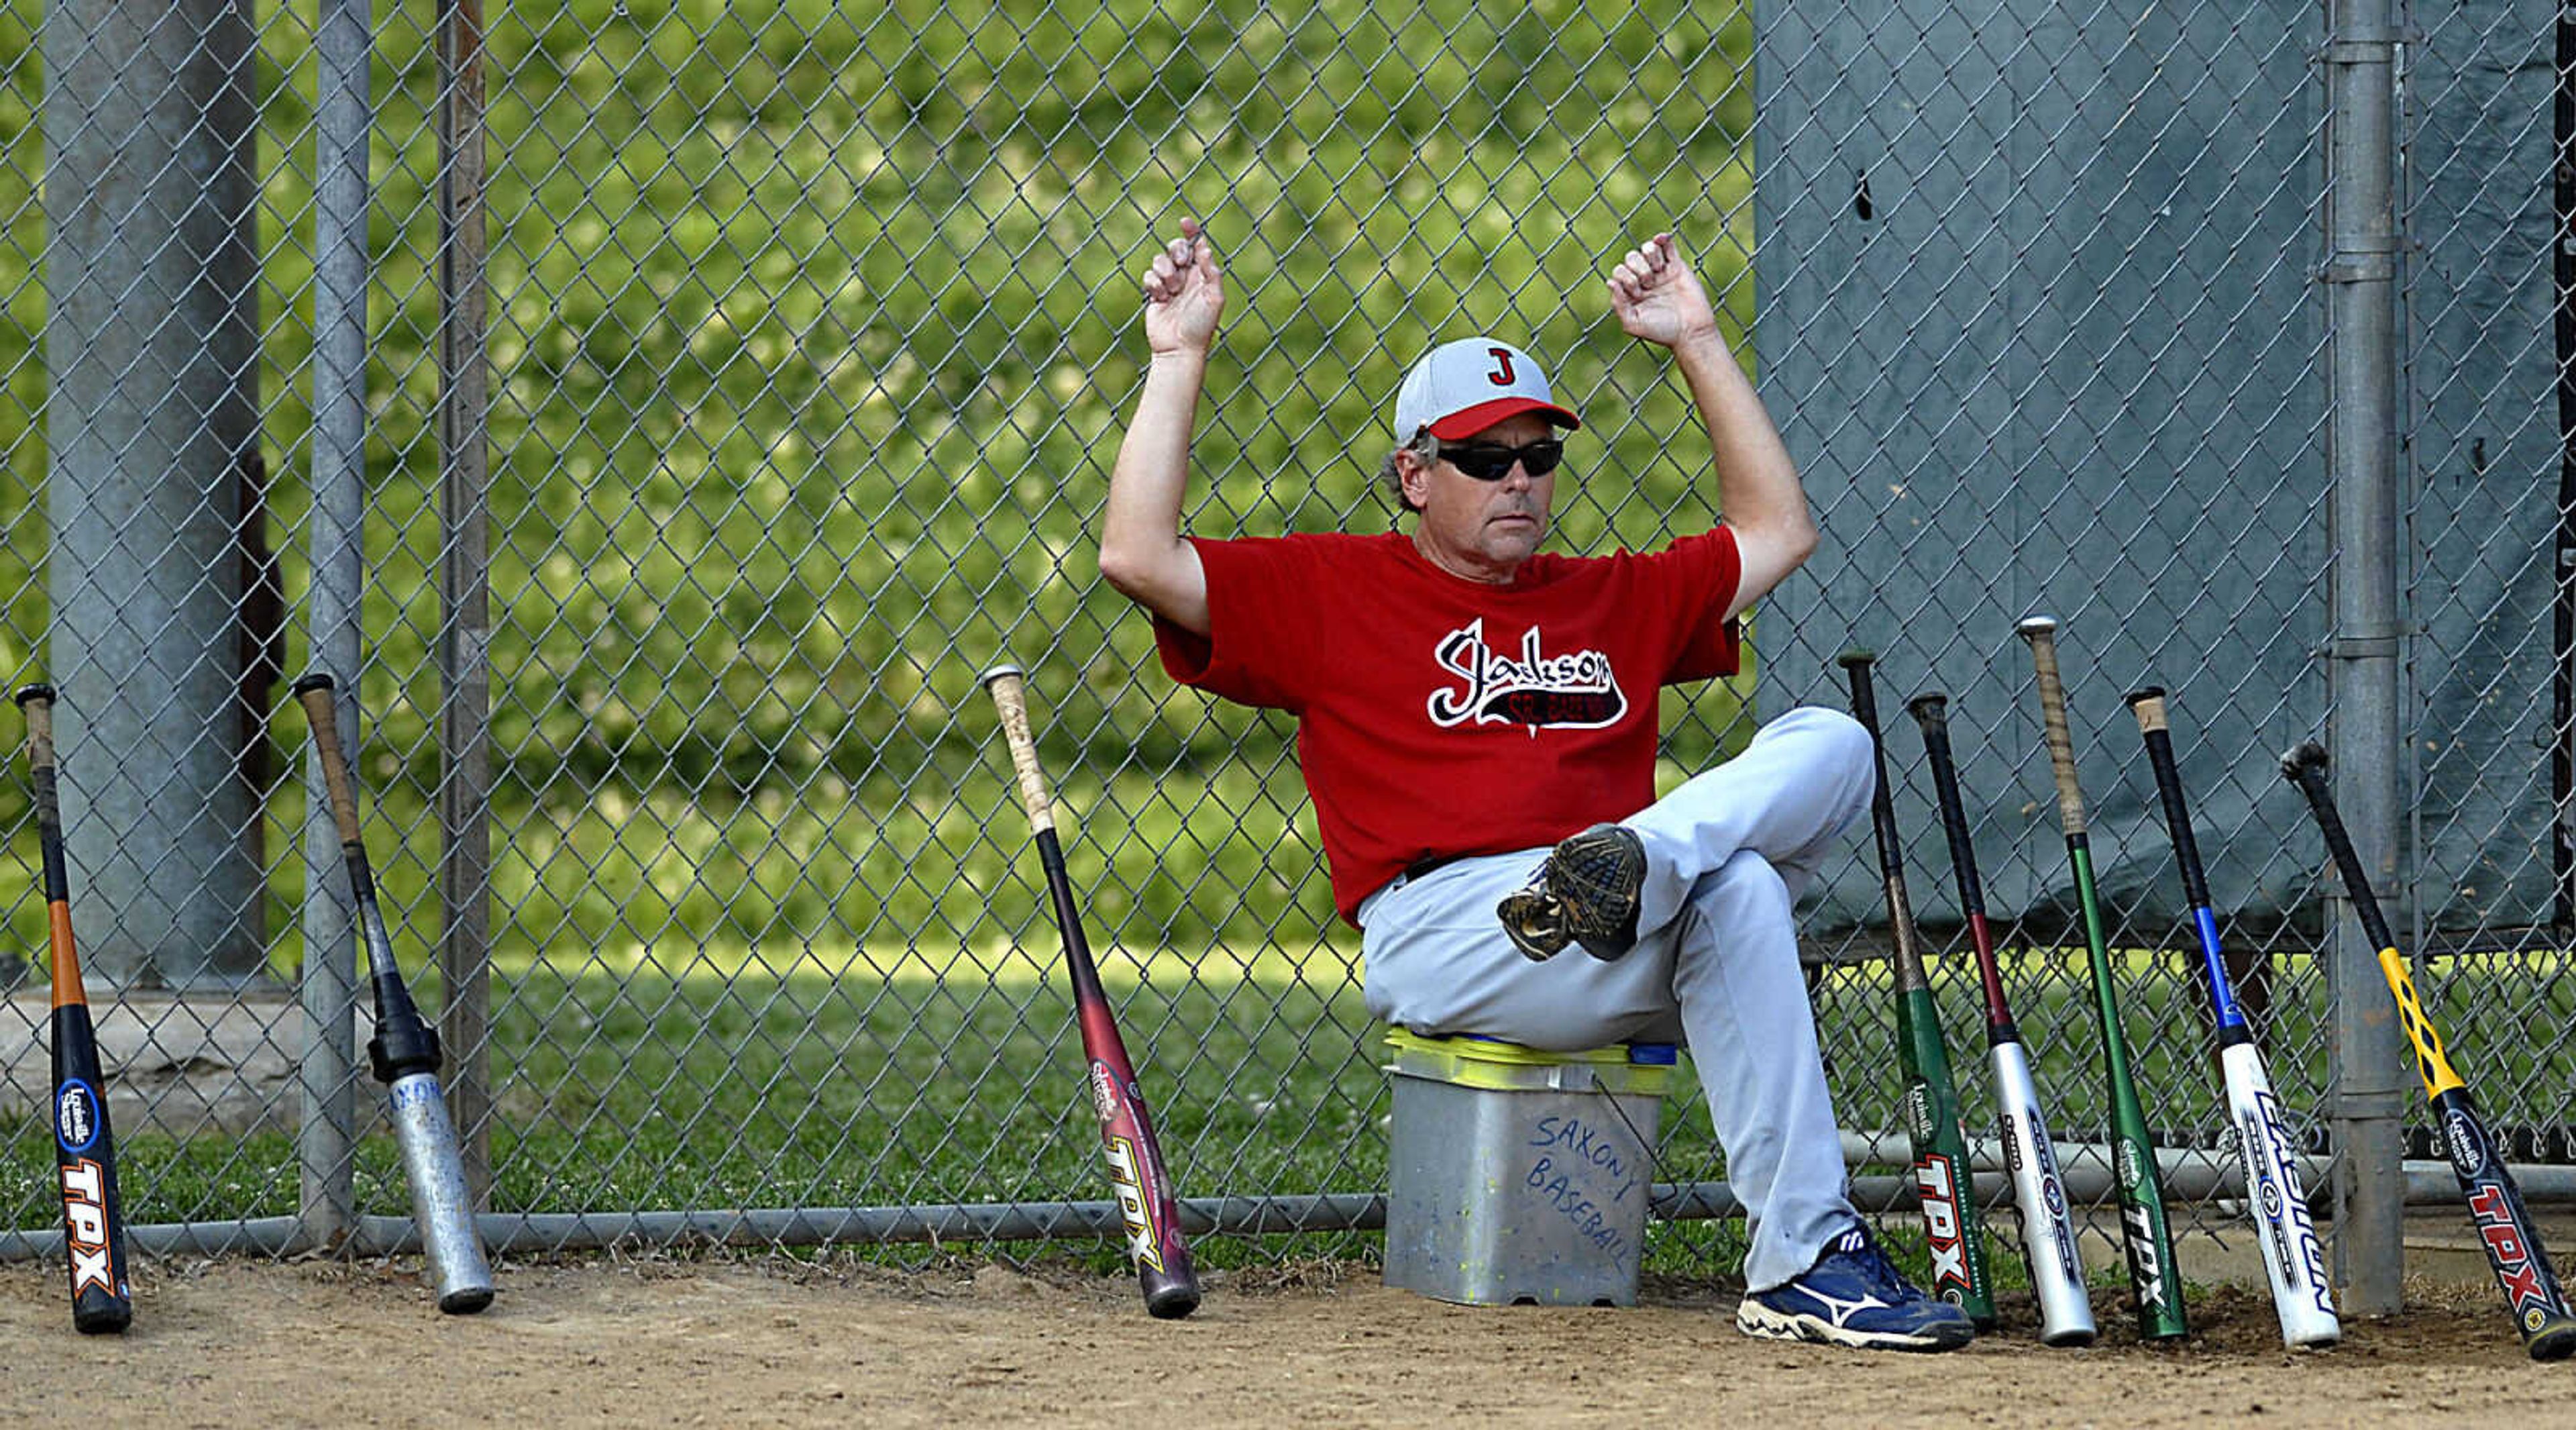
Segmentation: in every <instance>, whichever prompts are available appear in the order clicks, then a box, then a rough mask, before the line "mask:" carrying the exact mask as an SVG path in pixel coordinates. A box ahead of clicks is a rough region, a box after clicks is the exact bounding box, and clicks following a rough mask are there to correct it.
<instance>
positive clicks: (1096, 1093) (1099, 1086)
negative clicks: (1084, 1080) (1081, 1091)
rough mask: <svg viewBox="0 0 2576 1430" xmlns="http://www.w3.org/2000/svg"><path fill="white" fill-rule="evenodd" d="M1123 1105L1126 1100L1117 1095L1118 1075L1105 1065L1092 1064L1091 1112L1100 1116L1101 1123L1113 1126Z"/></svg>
mask: <svg viewBox="0 0 2576 1430" xmlns="http://www.w3.org/2000/svg"><path fill="white" fill-rule="evenodd" d="M1125 1105H1126V1100H1125V1099H1124V1098H1121V1097H1120V1096H1119V1095H1118V1075H1117V1074H1116V1073H1113V1072H1111V1071H1110V1070H1109V1064H1107V1063H1098V1062H1096V1063H1093V1064H1092V1065H1091V1110H1092V1111H1093V1112H1096V1113H1098V1114H1099V1115H1100V1120H1101V1121H1102V1122H1103V1123H1106V1124H1110V1125H1115V1124H1116V1123H1117V1121H1118V1114H1119V1112H1120V1111H1121V1110H1123V1109H1124V1107H1125Z"/></svg>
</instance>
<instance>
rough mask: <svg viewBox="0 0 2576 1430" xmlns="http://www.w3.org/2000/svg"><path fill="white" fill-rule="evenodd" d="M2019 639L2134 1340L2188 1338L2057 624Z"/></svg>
mask: <svg viewBox="0 0 2576 1430" xmlns="http://www.w3.org/2000/svg"><path fill="white" fill-rule="evenodd" d="M2017 629H2018V630H2019V631H2020V633H2021V638H2022V639H2023V640H2026V641H2028V642H2030V659H2031V664H2032V666H2033V667H2034V668H2035V669H2036V670H2037V672H2038V676H2039V713H2040V723H2041V725H2042V726H2044V727H2045V729H2046V731H2047V743H2048V765H2049V770H2050V772H2051V773H2052V774H2053V775H2055V777H2056V780H2057V822H2058V824H2059V825H2060V826H2061V827H2062V828H2063V829H2064V831H2065V834H2066V859H2067V862H2068V864H2069V865H2070V866H2071V867H2072V868H2073V870H2074V874H2075V901H2076V904H2077V905H2078V907H2079V908H2080V909H2081V911H2082V914H2083V918H2084V952H2085V956H2086V958H2087V960H2088V961H2089V962H2090V963H2091V965H2092V970H2093V1012H2094V1016H2095V1018H2096V1020H2097V1021H2098V1022H2099V1023H2100V1025H2101V1029H2102V1067H2103V1071H2104V1073H2105V1074H2106V1075H2107V1076H2108V1077H2109V1078H2110V1081H2111V1160H2112V1164H2113V1165H2112V1169H2111V1172H2112V1178H2111V1179H2112V1185H2113V1186H2114V1187H2115V1188H2116V1189H2117V1191H2118V1195H2119V1201H2120V1234H2121V1244H2122V1249H2123V1250H2124V1251H2125V1252H2126V1253H2127V1254H2128V1262H2129V1294H2130V1296H2131V1298H2132V1299H2133V1301H2134V1303H2135V1307H2136V1310H2137V1316H2138V1335H2139V1336H2140V1338H2142V1339H2145V1340H2150V1341H2162V1340H2172V1339H2174V1338H2177V1337H2180V1336H2183V1335H2187V1334H2189V1333H2190V1330H2191V1327H2190V1325H2189V1323H2188V1322H2187V1321H2186V1320H2185V1318H2184V1312H2183V1300H2182V1278H2181V1276H2180V1275H2179V1274H2178V1273H2177V1270H2176V1268H2175V1265H2174V1245H2173V1230H2172V1226H2171V1224H2170V1223H2169V1222H2168V1221H2167V1220H2166V1217H2165V1192H2164V1178H2163V1174H2162V1173H2160V1172H2159V1171H2158V1170H2157V1169H2156V1142H2155V1137H2154V1135H2153V1134H2151V1133H2149V1132H2148V1131H2147V1112H2146V1104H2145V1102H2144V1101H2143V1100H2141V1099H2140V1098H2139V1096H2138V1085H2137V1081H2136V1079H2135V1077H2134V1075H2133V1074H2132V1073H2131V1072H2130V1069H2129V1039H2128V1034H2127V1033H2126V1031H2125V1030H2124V1029H2123V1027H2122V1025H2121V1018H2120V1001H2119V989H2118V984H2117V981H2116V979H2115V978H2114V977H2113V973H2112V968H2111V946H2110V939H2109V937H2108V935H2107V933H2106V932H2105V929H2104V925H2103V920H2102V896H2101V893H2100V891H2099V890H2098V889H2097V888H2096V886H2095V884H2094V881H2093V848H2092V843H2091V840H2090V838H2089V837H2088V833H2087V830H2086V826H2085V820H2084V787H2083V785H2082V783H2081V782H2080V781H2079V780H2078V779H2077V777H2076V770H2075V738H2074V735H2073V734H2072V732H2071V731H2070V730H2069V728H2068V725H2067V719H2066V686H2065V683H2064V682H2063V680H2062V679H2061V678H2060V677H2059V674H2058V666H2057V622H2056V620H2055V619H2053V618H2051V617H2048V616H2032V617H2030V618H2029V619H2027V620H2025V621H2023V622H2022V623H2021V624H2020V626H2019V627H2017Z"/></svg>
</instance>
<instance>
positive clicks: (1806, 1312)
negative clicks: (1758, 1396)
mask: <svg viewBox="0 0 2576 1430" xmlns="http://www.w3.org/2000/svg"><path fill="white" fill-rule="evenodd" d="M1735 1328H1736V1329H1737V1330H1739V1331H1742V1332H1743V1333H1744V1334H1746V1335H1748V1336H1762V1337H1766V1338H1768V1339H1771V1340H1775V1341H1822V1342H1825V1343H1826V1344H1828V1345H1837V1346H1855V1347H1858V1348H1860V1349H1862V1350H1872V1351H1948V1350H1957V1349H1958V1348H1959V1347H1961V1346H1964V1345H1966V1344H1967V1343H1968V1342H1970V1341H1972V1340H1974V1339H1976V1335H1977V1328H1976V1327H1975V1326H1974V1325H1972V1324H1970V1323H1969V1320H1968V1313H1967V1312H1965V1311H1963V1310H1960V1309H1959V1308H1958V1307H1956V1306H1953V1305H1951V1304H1950V1303H1949V1302H1947V1301H1943V1300H1940V1299H1937V1298H1935V1297H1932V1296H1927V1295H1925V1294H1923V1292H1921V1291H1919V1290H1917V1289H1915V1287H1914V1286H1913V1284H1912V1283H1910V1282H1908V1281H1907V1280H1906V1279H1905V1277H1904V1276H1903V1274H1901V1273H1900V1272H1898V1271H1897V1269H1896V1267H1895V1265H1894V1263H1892V1262H1890V1261H1889V1260H1888V1259H1887V1253H1885V1252H1883V1251H1881V1250H1879V1249H1878V1243H1877V1242H1876V1241H1875V1240H1873V1239H1872V1238H1871V1237H1870V1234H1869V1232H1868V1230H1867V1229H1866V1228H1861V1227H1855V1228H1853V1229H1852V1230H1851V1231H1848V1232H1846V1233H1844V1234H1843V1235H1842V1236H1841V1237H1839V1238H1837V1239H1835V1241H1834V1242H1833V1244H1831V1245H1830V1246H1827V1247H1826V1248H1825V1252H1824V1255H1822V1256H1819V1257H1817V1258H1816V1264H1815V1265H1813V1266H1811V1267H1809V1268H1807V1271H1806V1274H1805V1275H1803V1276H1800V1277H1798V1278H1797V1279H1796V1280H1794V1281H1791V1282H1789V1283H1788V1284H1787V1285H1785V1286H1774V1287H1772V1288H1771V1289H1770V1290H1768V1291H1752V1292H1747V1293H1746V1294H1745V1297H1744V1301H1743V1303H1742V1304H1741V1305H1739V1306H1737V1307H1736V1308H1735Z"/></svg>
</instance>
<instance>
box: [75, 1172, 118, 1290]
mask: <svg viewBox="0 0 2576 1430" xmlns="http://www.w3.org/2000/svg"><path fill="white" fill-rule="evenodd" d="M62 1173H63V1236H64V1240H65V1241H66V1242H68V1243H69V1244H70V1247H71V1259H72V1294H73V1295H75V1296H77V1295H79V1294H80V1293H81V1292H82V1291H84V1290H87V1289H88V1288H90V1287H92V1286H95V1287H97V1288H98V1289H100V1290H101V1291H105V1292H106V1293H108V1294H109V1295H111V1296H113V1295H116V1294H118V1293H117V1289H116V1281H115V1278H114V1277H113V1276H111V1275H110V1274H109V1271H108V1257H107V1172H106V1170H105V1169H103V1168H101V1167H100V1166H99V1165H98V1164H97V1163H96V1162H93V1161H91V1160H89V1159H88V1158H86V1157H83V1158H82V1159H80V1160H79V1161H77V1162H68V1163H65V1164H64V1165H63V1169H62Z"/></svg>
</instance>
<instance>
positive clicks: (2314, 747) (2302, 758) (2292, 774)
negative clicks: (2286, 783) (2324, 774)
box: [2281, 740, 2326, 783]
mask: <svg viewBox="0 0 2576 1430" xmlns="http://www.w3.org/2000/svg"><path fill="white" fill-rule="evenodd" d="M2325 767H2326V747H2325V746H2323V745H2320V744H2318V743H2317V742H2316V741H2314V740H2301V741H2300V742H2299V743H2298V746H2297V747H2296V748H2295V749H2292V750H2291V751H2290V752H2289V753H2287V754H2285V755H2283V756H2281V777H2282V778H2283V779H2286V780H2290V781H2292V782H2294V783H2295V782H2296V781H2297V780H2298V779H2299V777H2300V776H2302V775H2304V774H2306V773H2307V772H2308V771H2310V770H2322V769H2324V768H2325Z"/></svg>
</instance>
